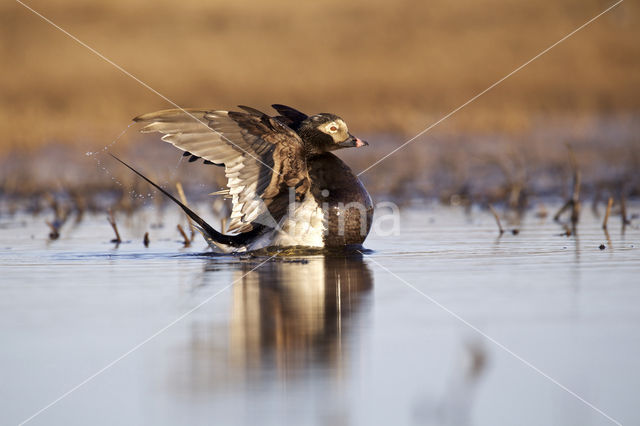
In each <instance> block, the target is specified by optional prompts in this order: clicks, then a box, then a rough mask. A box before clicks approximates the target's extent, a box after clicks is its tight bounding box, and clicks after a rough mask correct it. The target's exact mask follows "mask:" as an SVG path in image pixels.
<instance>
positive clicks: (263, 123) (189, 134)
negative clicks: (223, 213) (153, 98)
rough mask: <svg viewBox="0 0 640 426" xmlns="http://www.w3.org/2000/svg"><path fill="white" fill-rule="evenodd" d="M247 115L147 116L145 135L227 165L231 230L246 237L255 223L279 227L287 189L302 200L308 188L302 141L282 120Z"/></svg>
mask: <svg viewBox="0 0 640 426" xmlns="http://www.w3.org/2000/svg"><path fill="white" fill-rule="evenodd" d="M241 108H242V109H243V110H244V111H246V112H234V111H208V110H196V109H191V110H186V111H185V110H179V109H178V110H164V111H158V112H154V113H150V114H144V115H141V116H139V117H137V118H135V119H134V120H135V121H139V122H144V123H145V126H144V127H143V128H142V129H141V131H142V132H159V133H162V134H163V136H162V140H163V141H165V142H168V143H171V144H173V145H174V146H176V147H177V148H179V149H181V150H183V151H185V152H188V153H190V155H192V157H191V158H194V157H195V159H197V158H203V159H204V160H205V161H210V162H212V163H215V164H224V166H225V175H226V177H227V187H228V192H226V195H227V196H230V197H231V200H232V209H231V216H230V219H231V220H230V221H229V226H228V231H237V232H247V231H250V230H251V229H253V223H254V222H256V223H260V224H263V225H267V226H275V225H276V224H277V222H278V221H279V220H280V218H281V217H282V216H283V215H284V214H285V213H286V207H287V205H288V196H289V194H288V190H287V188H288V187H293V188H295V191H296V196H297V197H298V198H300V197H302V196H304V195H305V194H306V192H307V190H308V188H309V175H308V171H307V167H306V161H305V159H304V155H303V147H302V140H301V139H300V137H299V136H298V134H297V133H296V132H295V131H293V130H292V129H291V128H289V127H287V126H286V125H285V124H283V122H282V121H280V120H278V119H275V118H273V117H269V116H267V115H266V114H264V113H262V112H260V111H258V110H256V109H253V108H250V107H241Z"/></svg>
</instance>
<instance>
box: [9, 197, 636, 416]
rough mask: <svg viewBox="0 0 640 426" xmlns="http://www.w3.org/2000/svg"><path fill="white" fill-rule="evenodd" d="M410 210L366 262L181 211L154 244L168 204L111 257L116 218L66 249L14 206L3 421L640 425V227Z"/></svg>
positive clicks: (84, 230) (80, 233)
mask: <svg viewBox="0 0 640 426" xmlns="http://www.w3.org/2000/svg"><path fill="white" fill-rule="evenodd" d="M636 210H637V209H636ZM400 219H401V220H400V234H399V235H393V236H385V237H382V236H377V235H375V234H373V235H370V237H369V238H368V240H367V241H366V248H367V249H369V250H371V251H370V252H366V253H365V254H363V255H360V254H358V253H354V254H353V255H352V256H349V257H344V256H327V257H325V256H319V255H314V256H297V257H286V258H282V257H277V258H273V259H269V258H268V257H255V258H251V257H242V258H238V257H230V256H218V257H215V256H208V255H203V254H202V253H203V252H204V251H205V247H206V245H205V243H204V242H203V241H202V240H201V239H200V238H199V237H198V238H197V239H196V242H195V243H194V245H193V247H191V248H186V249H185V248H182V247H181V244H180V243H179V236H178V234H177V232H176V231H175V228H174V226H175V223H177V222H178V221H183V218H182V217H181V216H179V215H178V213H177V212H175V214H174V213H172V209H169V210H168V211H167V213H166V215H165V217H164V218H163V222H164V223H165V224H167V225H166V226H165V227H164V228H161V229H152V230H151V231H150V233H151V244H150V246H149V248H145V247H144V246H143V244H142V234H143V233H144V231H145V228H146V224H148V223H151V222H153V221H154V220H156V213H155V212H153V211H147V212H141V213H138V214H136V215H135V216H134V217H133V218H132V219H130V220H126V221H125V220H124V219H121V222H122V223H121V233H122V234H123V238H124V239H125V240H129V241H128V242H125V243H123V244H121V245H120V246H119V247H117V248H116V247H115V246H114V244H111V243H109V239H110V238H112V231H111V228H110V227H109V224H108V223H107V221H106V220H105V217H104V216H93V217H87V218H86V219H85V220H84V221H83V222H81V223H79V224H77V225H76V224H73V223H69V224H67V225H65V227H64V228H63V230H62V236H61V237H60V239H59V240H56V241H47V239H46V237H47V233H48V229H47V227H46V225H45V224H44V218H43V217H36V218H33V217H31V216H26V215H17V216H13V217H8V216H3V217H1V218H0V220H1V221H0V225H1V227H0V249H1V253H2V254H1V255H0V268H1V275H0V282H1V283H0V339H1V341H2V350H1V351H0V377H1V380H0V423H1V424H17V423H20V422H23V421H25V420H29V422H28V424H33V425H36V424H42V425H45V424H46V425H50V424H98V425H113V424H132V425H133V424H136V425H139V424H153V425H164V424H166V425H170V424H191V425H194V424H225V425H226V424H274V425H279V424H338V425H343V424H344V425H370V424H417V425H423V424H424V425H464V424H474V425H497V424H518V425H542V424H562V425H566V424H575V425H600V424H602V425H605V424H615V421H618V422H621V423H623V424H640V410H639V409H638V407H639V406H640V396H639V394H638V392H637V387H638V385H640V304H639V303H638V301H640V279H638V277H639V274H640V231H638V229H637V225H632V226H630V227H627V228H626V232H625V233H624V234H622V233H621V231H620V219H619V218H618V217H612V218H611V219H610V222H611V223H610V241H608V240H607V238H606V237H605V235H604V234H603V232H602V229H601V227H600V220H601V219H597V218H595V217H594V216H593V215H592V214H591V212H590V211H588V210H586V209H585V211H584V213H583V218H582V222H581V223H580V225H579V228H578V234H577V238H576V237H574V236H571V237H567V236H560V234H561V233H562V228H561V227H560V226H559V225H558V224H556V223H554V222H553V221H552V220H551V219H550V218H546V219H540V218H537V217H535V216H534V215H533V214H530V215H528V216H527V217H526V218H525V219H524V220H523V222H522V223H521V224H520V225H518V229H519V231H520V232H519V233H518V234H517V235H513V234H512V233H511V232H507V233H505V234H504V235H503V236H502V237H501V238H497V230H496V225H495V222H494V219H493V217H492V216H491V215H490V214H489V213H487V212H485V211H480V210H476V209H473V210H472V211H471V212H464V211H463V210H462V209H457V208H445V207H439V206H437V205H426V206H421V207H412V208H405V209H403V211H402V214H401V218H400ZM636 223H637V222H636ZM141 224H143V225H141ZM168 224H174V225H171V226H169V225H168ZM512 228H513V226H509V227H508V229H509V230H510V229H512ZM601 244H604V245H605V246H606V248H604V249H603V250H601V249H600V248H599V246H600V245H601ZM34 416H35V417H34ZM608 416H609V417H608Z"/></svg>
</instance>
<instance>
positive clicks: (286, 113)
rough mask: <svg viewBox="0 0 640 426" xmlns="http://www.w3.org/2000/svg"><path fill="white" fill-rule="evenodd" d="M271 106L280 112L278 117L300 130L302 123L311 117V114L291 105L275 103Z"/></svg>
mask: <svg viewBox="0 0 640 426" xmlns="http://www.w3.org/2000/svg"><path fill="white" fill-rule="evenodd" d="M271 106H272V107H273V109H275V110H276V111H278V113H279V114H280V116H278V117H277V119H278V120H279V121H281V122H283V123H284V124H286V125H287V126H289V127H290V128H292V129H294V130H298V128H299V127H300V124H301V123H302V122H303V121H304V120H306V119H307V118H309V116H308V115H307V114H305V113H304V112H300V111H298V110H297V109H295V108H291V107H290V106H286V105H281V104H273V105H271Z"/></svg>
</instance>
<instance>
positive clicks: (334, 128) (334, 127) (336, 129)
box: [329, 126, 338, 132]
mask: <svg viewBox="0 0 640 426" xmlns="http://www.w3.org/2000/svg"><path fill="white" fill-rule="evenodd" d="M329 130H331V131H332V132H337V131H338V128H337V127H336V126H331V127H330V128H329Z"/></svg>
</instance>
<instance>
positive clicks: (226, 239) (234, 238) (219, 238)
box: [109, 153, 253, 246]
mask: <svg viewBox="0 0 640 426" xmlns="http://www.w3.org/2000/svg"><path fill="white" fill-rule="evenodd" d="M109 155H111V156H112V157H113V158H115V159H116V160H118V162H120V163H122V164H123V165H124V166H125V167H127V168H128V169H129V170H131V171H132V172H133V173H135V174H137V175H138V176H140V177H141V178H142V179H144V180H146V181H147V182H149V184H151V185H152V186H153V187H154V188H156V189H157V190H158V191H160V192H162V193H163V194H164V195H166V196H167V197H169V199H170V200H171V201H173V202H174V203H176V204H177V205H179V206H180V208H181V209H182V210H184V212H185V213H186V214H187V216H189V217H190V218H191V219H192V220H193V221H194V222H195V223H196V224H198V226H199V227H200V229H202V231H203V232H205V233H206V234H207V236H208V237H209V238H211V239H212V240H213V241H215V242H217V243H220V244H226V245H230V246H239V245H242V244H243V243H244V242H245V241H244V240H246V239H247V237H248V235H247V234H248V233H245V234H239V235H224V234H221V233H220V232H218V231H216V230H215V229H213V228H212V227H211V225H209V224H208V223H207V222H205V221H204V219H202V218H201V217H200V216H198V215H197V214H196V213H195V212H194V211H193V210H191V209H190V208H189V207H187V206H185V205H184V204H183V203H182V202H180V200H178V199H177V198H176V197H174V196H173V195H171V194H170V193H169V192H167V191H166V190H164V189H162V188H161V187H160V186H159V185H157V184H155V183H154V182H152V181H151V180H150V179H148V178H147V177H146V176H145V175H143V174H142V173H140V172H139V171H137V170H136V169H134V168H133V167H131V166H130V165H128V164H127V163H125V162H124V161H122V160H121V159H119V158H118V157H116V156H115V155H113V154H111V153H109ZM251 232H253V231H251Z"/></svg>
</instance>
